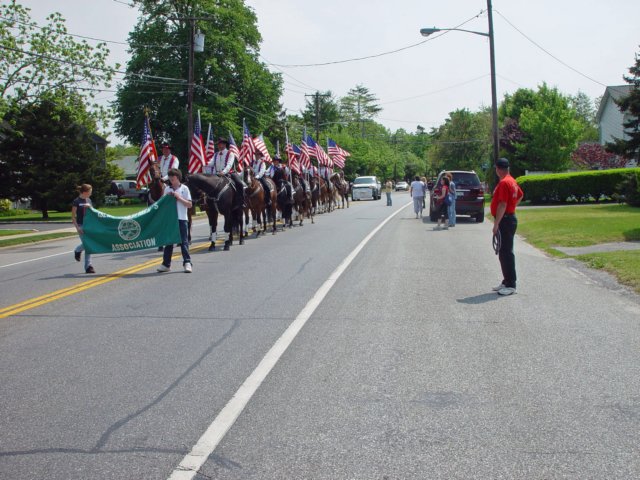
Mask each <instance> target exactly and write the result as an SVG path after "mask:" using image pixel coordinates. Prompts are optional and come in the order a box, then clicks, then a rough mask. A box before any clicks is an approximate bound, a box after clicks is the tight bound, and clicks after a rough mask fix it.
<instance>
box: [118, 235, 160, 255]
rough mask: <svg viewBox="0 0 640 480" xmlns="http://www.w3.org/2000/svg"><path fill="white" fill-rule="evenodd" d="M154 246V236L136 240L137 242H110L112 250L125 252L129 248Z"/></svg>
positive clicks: (137, 248)
mask: <svg viewBox="0 0 640 480" xmlns="http://www.w3.org/2000/svg"><path fill="white" fill-rule="evenodd" d="M155 246H156V237H152V238H146V239H144V240H138V241H137V242H129V243H112V244H111V251H112V252H126V251H129V250H139V249H141V248H151V247H155Z"/></svg>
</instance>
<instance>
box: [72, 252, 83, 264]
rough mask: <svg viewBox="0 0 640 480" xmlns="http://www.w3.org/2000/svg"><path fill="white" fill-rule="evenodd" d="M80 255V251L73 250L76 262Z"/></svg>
mask: <svg viewBox="0 0 640 480" xmlns="http://www.w3.org/2000/svg"><path fill="white" fill-rule="evenodd" d="M81 256H82V252H76V251H75V250H74V251H73V258H75V259H76V262H79V261H80V257H81Z"/></svg>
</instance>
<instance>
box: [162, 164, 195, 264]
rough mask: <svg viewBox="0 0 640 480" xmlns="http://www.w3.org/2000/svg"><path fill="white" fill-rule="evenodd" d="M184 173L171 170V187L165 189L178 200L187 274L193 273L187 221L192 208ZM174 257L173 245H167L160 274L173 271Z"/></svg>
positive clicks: (183, 260) (183, 254)
mask: <svg viewBox="0 0 640 480" xmlns="http://www.w3.org/2000/svg"><path fill="white" fill-rule="evenodd" d="M181 181H182V172H180V170H178V169H177V168H172V169H171V170H169V185H167V186H166V187H165V189H164V194H165V195H171V196H172V197H174V198H175V199H176V208H177V210H178V228H179V229H180V250H181V251H182V265H183V266H184V271H185V273H191V272H192V271H193V267H192V265H191V257H190V256H189V226H188V221H187V210H188V209H190V208H191V205H192V203H191V192H190V191H189V188H187V186H186V185H183V184H182V183H181ZM172 255H173V243H171V244H170V245H165V247H164V253H163V255H162V265H160V267H158V272H161V273H163V272H168V271H169V270H171V256H172Z"/></svg>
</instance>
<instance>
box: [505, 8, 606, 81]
mask: <svg viewBox="0 0 640 480" xmlns="http://www.w3.org/2000/svg"><path fill="white" fill-rule="evenodd" d="M493 11H494V12H496V13H497V14H498V15H500V16H501V17H502V18H503V19H504V21H505V22H507V23H508V24H509V25H511V27H512V28H513V29H514V30H515V31H516V32H518V33H519V34H520V35H522V36H523V37H524V38H526V39H527V40H529V41H530V42H531V43H533V44H534V45H535V46H536V47H538V48H539V49H540V50H542V51H543V52H544V53H546V54H547V55H549V56H550V57H551V58H553V59H554V60H556V61H557V62H559V63H561V64H562V65H564V66H565V67H567V68H568V69H570V70H573V71H574V72H576V73H577V74H578V75H581V76H583V77H584V78H586V79H587V80H591V81H592V82H594V83H597V84H598V85H601V86H603V87H606V85H605V84H604V83H602V82H599V81H598V80H595V79H593V78H591V77H590V76H589V75H586V74H584V73H582V72H581V71H580V70H578V69H576V68H573V67H572V66H571V65H569V64H568V63H566V62H563V61H562V60H560V59H559V58H558V57H556V56H555V55H553V54H552V53H551V52H549V51H548V50H546V49H545V48H543V47H541V46H540V45H539V44H538V43H536V42H535V41H534V40H533V39H531V38H530V37H528V36H527V35H526V34H525V33H524V32H522V31H521V30H520V29H519V28H518V27H516V26H515V25H514V24H513V23H511V22H510V21H509V19H507V17H505V16H504V15H503V14H502V13H500V12H499V11H497V10H495V9H494V10H493Z"/></svg>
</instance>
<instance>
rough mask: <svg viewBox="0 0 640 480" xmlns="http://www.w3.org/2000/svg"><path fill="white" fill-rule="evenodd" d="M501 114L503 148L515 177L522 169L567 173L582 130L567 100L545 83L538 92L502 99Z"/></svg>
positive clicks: (522, 91)
mask: <svg viewBox="0 0 640 480" xmlns="http://www.w3.org/2000/svg"><path fill="white" fill-rule="evenodd" d="M500 113H501V115H502V116H503V119H504V122H505V123H504V125H505V128H503V131H502V134H503V135H502V139H503V140H502V146H503V148H505V149H506V150H507V151H508V152H511V160H512V165H513V168H512V171H513V172H514V173H515V174H516V175H518V174H521V173H524V171H525V170H538V171H540V170H542V171H553V172H557V171H563V170H566V168H567V167H568V166H569V164H570V161H571V152H573V151H574V150H575V149H576V148H577V146H578V139H579V138H580V135H581V134H582V132H583V131H584V126H583V124H582V123H581V121H580V120H578V118H577V117H578V115H577V113H576V111H575V110H574V109H573V108H572V106H571V104H570V100H569V98H568V97H566V96H564V95H562V94H561V93H560V92H559V91H558V90H557V89H556V88H549V87H548V86H547V85H546V84H543V85H541V86H539V87H538V91H537V92H533V91H532V90H529V89H520V90H518V91H516V92H515V94H514V95H511V96H509V95H507V96H505V100H504V102H503V104H502V105H501V108H500ZM508 119H511V120H514V121H515V122H513V121H509V120H508ZM507 127H508V129H509V130H505V129H506V128H507Z"/></svg>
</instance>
